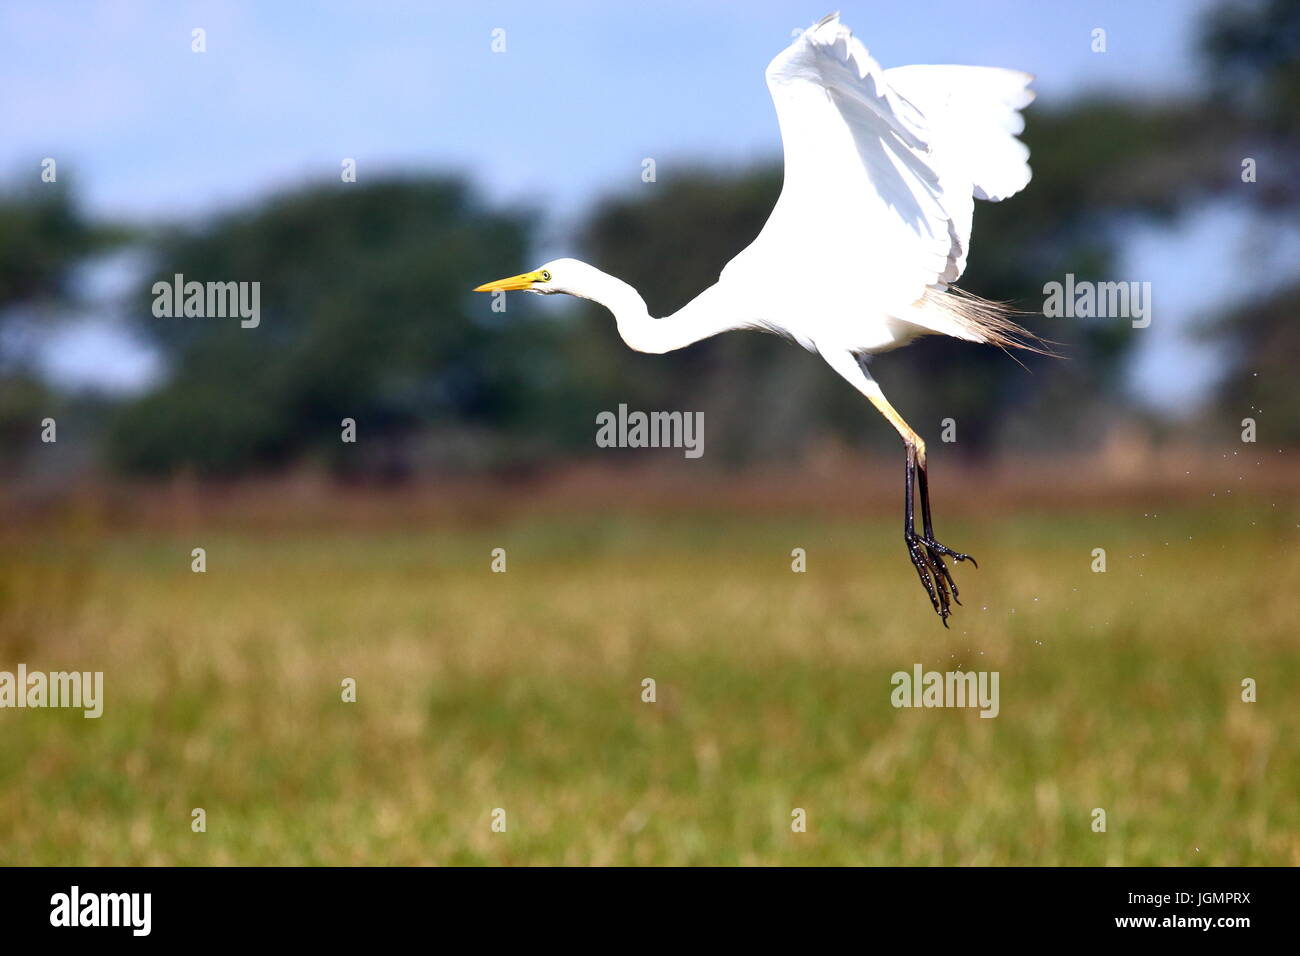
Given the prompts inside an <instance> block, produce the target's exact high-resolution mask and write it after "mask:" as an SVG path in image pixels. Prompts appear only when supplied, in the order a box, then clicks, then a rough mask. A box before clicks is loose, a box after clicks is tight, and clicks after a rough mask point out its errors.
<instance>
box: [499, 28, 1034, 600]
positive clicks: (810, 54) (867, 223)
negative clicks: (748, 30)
mask: <svg viewBox="0 0 1300 956" xmlns="http://www.w3.org/2000/svg"><path fill="white" fill-rule="evenodd" d="M766 76H767V85H768V89H769V91H770V92H771V95H772V102H773V103H774V104H775V106H776V114H777V121H778V123H779V124H780V128H781V141H782V144H783V147H784V151H785V180H784V184H783V186H782V190H781V196H780V198H779V199H778V200H777V203H776V206H775V207H774V208H773V210H772V214H771V216H770V217H769V219H768V221H767V223H766V225H764V227H763V229H762V231H761V232H760V233H759V235H758V237H757V238H756V239H755V240H754V241H753V242H752V243H751V244H750V245H749V246H748V247H747V248H746V249H745V250H744V251H743V252H741V253H740V254H739V255H737V256H736V257H735V258H734V259H733V260H732V261H731V262H729V263H727V265H726V267H725V268H723V270H722V273H721V275H720V277H719V279H718V282H717V284H715V285H713V286H711V287H710V288H708V289H706V290H704V291H703V292H701V293H700V294H699V295H698V296H696V298H695V299H693V300H692V301H691V302H690V303H688V304H687V305H686V306H685V307H684V308H682V309H681V310H679V311H678V312H676V313H674V314H673V315H671V316H668V317H667V318H662V319H654V318H651V317H650V315H649V314H648V312H647V310H646V306H645V302H644V300H643V299H642V298H641V296H640V295H639V294H638V293H637V292H636V290H635V289H633V288H632V287H631V286H629V285H628V284H627V283H625V282H623V281H621V280H619V279H616V278H614V277H613V276H610V275H607V274H605V273H603V272H601V271H600V270H598V269H596V268H594V267H593V266H589V265H587V264H586V263H583V262H579V261H578V260H576V259H557V260H555V261H553V262H548V263H547V264H546V265H544V266H542V267H541V268H540V269H537V270H534V271H533V272H529V273H524V274H523V275H519V276H512V277H511V278H508V279H502V280H499V281H497V282H491V283H488V284H486V285H483V286H480V287H479V288H478V290H477V291H484V292H494V291H501V290H506V289H527V290H529V291H532V292H538V293H543V294H549V293H558V292H563V293H567V294H569V295H576V296H581V297H583V298H588V299H592V300H595V301H597V302H599V303H601V304H602V305H605V306H606V307H607V308H608V309H609V310H610V311H611V312H613V314H614V317H615V320H616V321H617V323H618V330H619V333H620V335H621V336H622V337H623V340H624V341H625V342H626V343H627V344H628V345H629V346H630V347H631V348H633V349H636V350H638V351H643V352H668V351H671V350H673V349H678V348H681V347H683V346H685V345H689V344H691V343H693V342H697V341H699V340H700V339H704V338H708V337H709V336H712V335H716V334H718V333H719V332H724V331H727V330H730V329H742V328H752V329H764V330H767V331H772V332H777V333H779V334H782V335H787V336H789V337H790V338H792V339H794V340H795V341H797V342H799V343H800V344H801V345H803V346H804V347H805V348H808V349H810V350H812V351H814V352H817V353H819V354H820V355H821V356H822V357H823V358H824V359H825V360H826V362H827V363H828V364H829V365H830V366H831V367H832V368H834V369H835V370H836V371H837V372H838V373H839V374H840V375H842V376H843V377H844V378H845V379H846V380H848V382H849V383H850V384H852V385H853V386H854V387H855V388H857V389H858V390H859V391H860V392H862V393H863V394H864V395H865V396H866V397H867V398H869V399H870V400H871V401H872V403H873V404H875V405H876V407H877V408H878V409H879V410H880V411H881V412H882V414H884V415H885V417H886V418H887V419H889V421H890V422H891V423H892V424H893V425H894V427H895V428H896V429H898V431H899V433H900V435H902V437H903V440H904V443H905V445H906V448H907V452H908V470H907V482H908V484H907V489H908V491H907V496H906V503H907V521H906V523H907V528H908V532H907V534H906V536H905V537H907V540H908V550H909V554H910V555H911V558H912V561H913V564H915V565H916V568H917V571H918V573H919V574H920V575H921V580H922V583H923V584H925V586H926V589H927V592H928V593H929V594H930V598H931V600H932V602H933V603H934V607H935V610H936V611H939V612H940V614H941V615H942V616H943V618H944V621H945V624H946V623H947V616H948V612H949V604H948V598H949V596H950V595H951V597H952V598H954V599H955V598H956V596H957V590H956V587H955V586H954V585H953V583H952V578H951V576H950V575H949V573H948V570H947V568H946V567H945V565H944V563H943V557H944V556H945V555H946V556H949V557H953V558H955V559H957V560H965V559H966V557H967V556H966V555H961V554H958V553H956V552H954V551H952V550H950V549H948V548H946V547H944V546H943V545H941V544H939V543H938V542H937V541H935V540H934V536H933V532H932V530H931V528H930V521H929V496H928V489H927V487H926V480H925V467H926V458H925V443H924V441H923V440H922V439H921V438H920V436H918V435H917V434H916V433H915V432H914V431H913V430H912V429H911V428H910V427H909V426H908V425H907V424H906V422H904V421H903V419H902V417H901V416H900V415H899V414H898V413H897V412H896V411H895V410H894V409H893V408H892V406H890V405H889V403H888V401H886V400H885V397H884V395H883V393H882V392H881V391H880V387H879V386H878V385H877V384H876V382H875V380H874V379H872V378H871V376H870V375H869V374H868V372H867V370H866V367H865V357H866V356H869V355H872V354H875V353H879V352H886V351H889V350H890V349H894V348H897V347H899V346H901V345H906V344H907V343H908V342H910V341H912V340H913V339H915V338H916V337H917V336H920V335H925V334H929V333H937V334H942V335H949V336H953V337H955V338H959V339H964V340H967V341H973V342H987V343H992V344H995V345H999V346H1003V347H1005V346H1021V347H1032V345H1029V346H1026V343H1025V342H1024V341H1023V340H1022V336H1023V335H1024V333H1022V331H1021V330H1020V329H1018V328H1017V327H1016V326H1015V325H1013V324H1012V323H1011V322H1010V321H1008V319H1007V318H1006V315H1005V312H1004V310H1002V309H1001V308H1000V307H998V306H996V305H995V304H993V303H989V302H985V301H983V300H980V299H976V298H974V297H970V296H966V295H964V294H959V293H957V292H955V291H953V290H950V289H949V286H950V284H951V283H953V282H955V281H956V280H957V279H958V278H960V276H961V274H962V272H963V271H964V270H965V268H966V259H967V255H968V253H969V250H970V234H971V220H972V216H973V211H974V200H975V199H977V198H978V199H988V200H992V201H998V200H1001V199H1005V198H1007V197H1008V196H1012V195H1014V194H1015V193H1017V192H1019V191H1020V190H1021V189H1023V188H1024V187H1025V186H1026V185H1027V184H1028V182H1029V179H1030V170H1029V164H1028V158H1029V151H1028V150H1027V149H1026V148H1025V146H1024V145H1023V144H1022V143H1021V142H1020V141H1019V140H1017V139H1016V135H1017V134H1018V133H1020V132H1021V130H1022V129H1023V127H1024V121H1023V119H1022V118H1021V116H1020V113H1019V110H1021V109H1022V108H1024V107H1025V106H1026V105H1028V104H1029V102H1030V101H1031V100H1032V99H1033V93H1032V92H1031V91H1030V90H1029V88H1028V86H1029V82H1030V80H1031V79H1032V77H1031V76H1029V74H1026V73H1021V72H1019V71H1016V70H1004V69H996V68H990V67H973V66H905V67H897V68H894V69H890V70H884V69H881V67H880V65H879V64H877V63H876V61H875V60H873V59H872V57H871V55H870V54H869V53H868V52H867V49H866V47H864V46H863V45H862V44H861V43H860V42H859V41H858V40H857V38H855V37H854V36H853V34H852V33H851V32H850V31H849V29H848V28H847V27H845V26H844V25H843V24H841V23H840V21H839V16H838V14H832V15H831V16H828V17H826V18H824V19H822V20H821V21H819V22H818V23H816V24H814V25H813V26H812V27H810V28H809V29H808V30H806V31H804V32H803V33H802V34H801V35H800V36H799V37H798V38H797V39H796V40H795V41H794V42H793V43H791V44H790V46H789V47H787V48H786V49H785V50H783V51H782V52H781V53H779V54H778V55H777V56H776V57H775V58H774V59H773V60H772V62H771V63H769V64H768V67H767V73H766ZM914 476H915V478H916V481H917V484H918V488H919V491H920V495H921V501H922V510H923V517H924V522H925V529H924V535H917V534H916V533H915V532H914V531H913V530H912V494H911V489H912V484H913V479H914Z"/></svg>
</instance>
